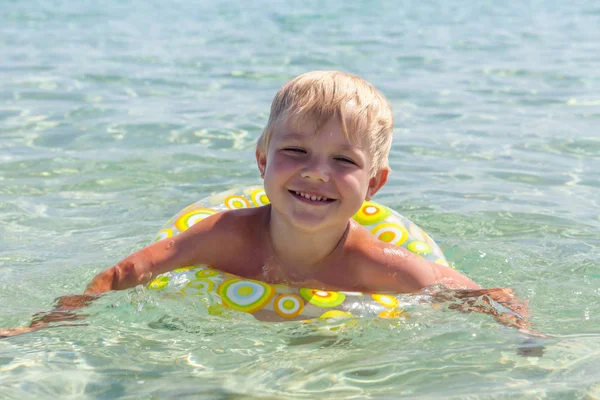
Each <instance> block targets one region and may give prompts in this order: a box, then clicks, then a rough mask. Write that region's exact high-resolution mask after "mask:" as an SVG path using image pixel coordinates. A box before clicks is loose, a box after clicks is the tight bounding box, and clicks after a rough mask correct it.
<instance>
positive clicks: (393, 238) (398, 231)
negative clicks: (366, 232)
mask: <svg viewBox="0 0 600 400" xmlns="http://www.w3.org/2000/svg"><path fill="white" fill-rule="evenodd" d="M371 233H372V234H373V236H375V237H376V238H377V239H379V240H381V241H383V242H388V243H391V244H395V245H398V246H399V245H401V244H402V243H404V242H405V241H406V239H408V232H407V231H406V228H404V227H403V226H401V225H398V224H391V223H385V224H381V225H378V226H376V227H375V228H374V229H373V230H372V231H371Z"/></svg>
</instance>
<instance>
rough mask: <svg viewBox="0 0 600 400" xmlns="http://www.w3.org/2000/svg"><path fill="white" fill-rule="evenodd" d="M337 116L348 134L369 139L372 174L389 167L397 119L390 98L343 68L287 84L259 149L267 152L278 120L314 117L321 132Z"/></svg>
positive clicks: (279, 94)
mask: <svg viewBox="0 0 600 400" xmlns="http://www.w3.org/2000/svg"><path fill="white" fill-rule="evenodd" d="M333 117H337V118H339V121H340V123H341V125H342V129H343V131H344V135H346V137H347V138H348V139H349V140H351V141H353V142H355V143H361V140H362V139H363V138H367V139H368V146H369V148H368V153H369V155H370V156H371V158H372V165H371V171H370V172H371V176H374V175H375V173H376V172H377V171H379V170H381V169H384V168H388V154H389V152H390V147H391V145H392V130H393V128H394V118H393V115H392V110H391V107H390V105H389V103H388V101H387V100H386V98H385V97H384V96H383V95H382V94H381V93H380V92H379V91H378V90H377V89H375V88H374V87H373V86H371V85H370V84H369V83H368V82H367V81H365V80H364V79H362V78H360V77H358V76H355V75H350V74H347V73H344V72H339V71H313V72H308V73H305V74H302V75H300V76H298V77H296V78H294V79H292V80H291V81H289V82H288V83H286V84H285V85H284V86H283V87H282V88H281V89H279V92H277V94H276V95H275V98H274V99H273V103H272V104H271V114H270V115H269V122H268V123H267V126H266V127H265V129H264V131H263V133H262V135H261V136H260V138H259V139H258V143H257V146H256V148H257V150H259V151H263V152H266V151H267V149H268V147H269V142H270V140H271V136H272V135H273V130H274V127H275V125H276V124H277V123H279V122H282V121H285V120H289V119H295V120H300V121H301V120H302V119H305V118H312V119H314V120H315V121H316V124H317V132H318V131H319V130H320V129H321V128H322V127H323V126H324V125H326V124H327V122H329V120H330V119H331V118H333Z"/></svg>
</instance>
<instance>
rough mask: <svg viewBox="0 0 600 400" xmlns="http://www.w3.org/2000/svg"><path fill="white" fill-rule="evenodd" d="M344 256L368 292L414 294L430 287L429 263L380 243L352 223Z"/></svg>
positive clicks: (393, 246)
mask: <svg viewBox="0 0 600 400" xmlns="http://www.w3.org/2000/svg"><path fill="white" fill-rule="evenodd" d="M345 250H346V251H345V255H344V257H345V258H346V259H347V260H348V262H349V263H350V264H351V265H353V266H354V267H355V268H354V270H355V271H356V273H357V274H358V275H359V276H360V280H361V282H362V283H363V285H364V286H365V289H366V290H368V291H392V292H414V291H418V290H420V289H422V288H423V287H425V286H427V285H428V284H431V282H432V281H433V271H432V270H431V266H430V263H429V262H428V261H426V260H424V259H422V258H421V257H419V256H417V255H416V254H413V253H411V252H410V251H408V250H406V249H405V248H403V247H399V246H396V245H392V244H389V243H384V242H382V241H380V240H378V239H377V238H375V237H374V236H373V235H372V234H371V233H370V232H369V231H367V230H366V229H364V228H363V227H362V226H360V225H359V224H356V223H354V222H352V225H351V231H350V234H349V237H348V241H347V246H346V249H345Z"/></svg>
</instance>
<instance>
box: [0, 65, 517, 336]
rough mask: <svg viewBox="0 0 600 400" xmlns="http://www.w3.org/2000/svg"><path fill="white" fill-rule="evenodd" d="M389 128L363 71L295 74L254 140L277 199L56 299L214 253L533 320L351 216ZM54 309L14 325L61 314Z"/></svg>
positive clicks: (271, 276)
mask: <svg viewBox="0 0 600 400" xmlns="http://www.w3.org/2000/svg"><path fill="white" fill-rule="evenodd" d="M392 130H393V119H392V112H391V109H390V106H389V104H388V102H387V100H386V99H385V98H384V97H383V95H382V94H381V93H379V92H378V91H377V90H376V89H375V88H374V87H372V86H371V85H370V84H369V83H367V82H366V81H364V80H363V79H361V78H359V77H357V76H353V75H349V74H346V73H342V72H336V71H316V72H309V73H306V74H303V75H301V76H299V77H297V78H295V79H293V80H292V81H290V82H288V83H287V84H285V85H284V86H283V87H282V88H281V89H280V91H279V92H278V93H277V95H276V96H275V98H274V100H273V103H272V106H271V114H270V117H269V121H268V123H267V126H266V128H265V130H264V132H263V134H262V136H261V137H260V138H259V140H258V144H257V148H256V161H257V165H258V169H259V171H260V175H261V177H262V178H263V179H264V186H265V191H266V193H267V196H268V197H269V199H270V202H271V204H270V205H267V206H263V207H259V208H251V209H242V210H231V211H227V212H222V213H219V214H215V215H213V216H211V217H209V218H206V219H204V220H202V221H200V222H198V223H197V224H196V225H194V226H193V227H191V228H190V229H188V230H187V231H185V232H183V233H181V234H179V235H177V236H175V237H172V238H169V239H166V240H162V241H159V242H156V243H154V244H152V245H150V246H148V247H146V248H144V249H142V250H140V251H138V252H136V253H134V254H132V255H130V256H129V257H126V258H125V259H123V260H122V261H120V262H119V263H118V264H116V265H115V266H113V267H111V268H109V269H107V270H105V271H103V272H101V273H99V274H98V275H96V276H95V277H94V278H93V279H92V281H91V283H90V284H89V286H88V287H87V289H86V291H85V294H84V296H65V297H62V298H60V299H59V308H58V309H59V310H68V309H73V308H78V307H80V306H82V305H84V304H85V303H86V302H88V301H90V300H92V299H93V298H94V297H93V296H90V295H99V294H101V293H104V292H107V291H109V290H121V289H127V288H132V287H135V286H137V285H143V284H146V283H148V282H149V281H150V280H151V279H153V278H154V277H156V276H157V275H159V274H162V273H164V272H167V271H170V270H172V269H174V268H177V267H179V266H183V265H194V264H207V265H211V266H213V267H214V268H216V269H219V270H222V271H225V272H229V273H232V274H235V275H238V276H241V277H244V278H251V279H256V280H261V281H265V282H268V283H274V284H276V283H284V284H287V285H292V286H298V287H310V288H314V289H321V290H344V291H360V292H404V293H409V292H417V291H419V290H421V289H423V288H425V287H428V286H432V285H438V284H442V285H445V286H446V287H447V288H450V289H462V290H458V291H452V292H449V291H442V292H440V295H439V298H440V299H442V300H446V299H448V298H449V297H451V298H453V299H456V298H461V299H471V300H466V301H463V302H461V304H460V305H457V306H456V307H455V308H460V309H462V310H465V311H470V310H477V311H481V312H486V313H490V314H493V315H495V316H496V317H497V318H499V319H500V320H501V321H502V322H504V323H506V324H509V325H516V326H519V327H521V328H523V327H525V326H526V322H524V320H522V319H521V317H520V316H519V315H514V314H510V313H509V314H508V315H507V314H502V315H500V314H498V312H497V311H494V310H495V309H494V307H491V310H490V308H488V307H486V304H484V303H486V302H487V303H488V304H489V303H490V302H492V300H495V301H499V302H501V303H503V304H505V305H506V304H509V306H510V307H512V309H514V310H517V311H524V308H523V306H521V305H520V304H518V303H514V304H513V303H512V300H513V295H512V293H511V292H510V291H508V290H504V289H492V290H488V291H485V290H478V289H480V287H479V286H478V285H477V284H476V283H474V282H473V281H471V280H470V279H469V278H467V277H465V276H464V275H462V274H460V273H459V272H457V271H456V270H454V269H451V268H449V267H446V266H443V265H438V264H434V263H432V262H429V261H427V260H424V259H423V258H421V257H419V256H417V255H415V254H413V253H411V252H409V251H407V250H405V249H404V248H401V247H397V246H394V245H390V244H387V243H383V242H380V241H379V240H377V239H376V238H374V237H373V236H372V235H371V234H370V233H369V232H368V231H366V230H365V229H364V228H362V227H361V226H360V225H359V224H358V223H356V222H355V221H354V220H353V219H352V216H353V215H354V214H355V213H356V212H357V211H358V209H359V208H360V206H361V205H362V203H363V201H364V200H369V199H370V198H371V197H372V196H373V195H374V194H375V193H377V191H378V190H379V189H381V187H382V186H383V185H384V184H385V183H386V180H387V178H388V174H389V172H390V169H389V167H388V154H389V151H390V146H391V142H392ZM223 243H227V248H226V249H224V248H223V246H222V244H223ZM465 289H467V290H465ZM469 289H470V290H469ZM471 290H474V291H471ZM473 298H476V299H475V300H478V301H479V302H478V303H477V304H476V302H475V300H473ZM482 299H483V301H482ZM52 315H55V314H53V313H50V314H47V315H46V316H44V317H42V318H41V319H38V320H37V321H35V322H34V323H33V324H32V326H31V327H30V328H21V329H20V330H18V331H15V330H12V331H13V332H14V333H17V334H18V333H22V332H25V331H29V330H35V329H39V328H40V327H42V326H44V325H45V324H46V323H47V322H50V321H52V320H57V319H58V320H64V317H62V318H60V317H58V318H54V317H52ZM10 333H11V332H9V331H4V335H5V336H8V335H10ZM2 334H3V332H2V331H0V335H2Z"/></svg>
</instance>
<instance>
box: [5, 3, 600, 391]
mask: <svg viewBox="0 0 600 400" xmlns="http://www.w3.org/2000/svg"><path fill="white" fill-rule="evenodd" d="M205 3H206V4H205ZM239 7H242V8H239ZM0 25H1V31H0V32H1V35H0V288H1V290H0V326H11V327H15V326H22V325H26V324H27V323H28V322H29V321H30V320H31V317H32V315H33V314H34V313H35V312H39V311H44V310H48V309H49V308H51V307H52V302H53V299H54V298H56V297H58V296H60V295H64V294H67V293H80V292H81V291H82V290H83V289H84V287H85V285H86V283H87V282H88V281H89V279H90V278H91V277H92V276H93V275H94V274H95V273H97V272H98V271H100V270H101V269H103V268H105V267H107V266H110V265H111V264H112V263H114V262H115V261H117V260H119V259H120V258H121V257H123V256H125V255H127V254H129V253H130V252H132V251H134V250H136V249H139V248H141V247H142V246H144V245H145V244H147V243H148V242H149V241H150V240H151V239H152V238H153V236H154V234H155V232H156V231H157V230H158V228H159V227H160V226H161V225H162V224H163V222H164V221H165V220H167V219H168V218H169V217H170V216H171V215H173V214H175V212H177V211H178V210H179V209H181V208H183V207H184V206H186V205H188V204H190V203H193V202H195V201H196V200H198V199H200V198H202V197H205V196H207V195H210V194H211V193H215V192H219V191H222V190H225V189H229V188H231V187H236V186H245V185H250V184H257V183H259V182H260V181H259V179H258V173H257V171H256V168H255V166H254V160H253V157H254V155H253V146H254V142H255V140H256V138H257V137H258V135H259V134H260V132H261V129H262V127H263V126H264V124H265V122H266V118H267V116H268V109H269V104H270V100H271V98H272V96H273V95H274V93H275V91H276V90H277V89H278V88H279V87H280V86H281V85H282V84H283V83H284V82H285V81H286V80H288V79H289V78H291V77H293V76H295V75H297V74H300V73H302V72H305V71H307V70H313V69H342V70H345V71H349V72H353V73H357V74H359V75H361V76H363V77H365V78H367V79H368V80H369V81H371V82H372V83H373V84H375V85H376V86H377V87H378V88H380V89H381V90H382V91H383V92H384V93H385V95H386V96H387V97H388V98H389V100H390V101H391V103H392V105H393V108H394V113H395V117H396V122H397V129H396V135H395V144H394V146H393V149H392V153H391V157H390V159H391V166H392V168H393V170H394V172H393V175H392V176H391V179H390V182H389V183H388V185H386V186H385V187H384V189H383V190H382V192H381V194H379V195H378V196H377V200H378V201H380V202H382V203H384V204H386V205H388V206H391V207H393V208H394V209H396V210H398V211H399V212H401V213H403V214H404V215H406V216H408V217H410V218H411V219H413V220H414V221H415V222H417V223H418V224H419V225H420V226H422V227H423V228H424V229H425V230H426V231H428V232H429V233H430V234H431V235H432V236H433V237H434V238H435V239H436V240H437V242H438V243H439V244H440V246H441V247H442V248H443V249H444V250H445V251H446V255H447V257H448V259H449V260H450V261H451V262H453V263H454V264H455V265H456V266H457V267H458V268H459V269H461V270H462V271H464V272H465V273H466V274H468V275H469V276H470V277H471V278H473V279H474V280H476V281H478V282H479V283H481V284H482V285H485V286H506V287H513V288H514V289H515V290H516V291H517V293H518V294H519V296H520V297H522V298H523V299H525V300H528V301H529V304H530V308H531V311H532V313H533V316H532V321H533V322H534V323H535V325H536V327H537V328H538V329H539V330H541V331H543V332H545V333H547V334H548V335H549V336H550V339H548V340H547V341H545V343H544V344H545V353H544V355H543V356H542V357H541V358H532V357H523V356H520V355H518V350H519V348H520V347H522V346H523V342H524V337H523V336H521V335H519V334H518V333H517V332H515V331H514V330H512V329H508V328H505V327H503V326H500V325H498V324H497V323H496V322H495V321H494V320H493V319H491V318H490V317H488V316H484V315H475V314H468V315H467V314H460V313H457V312H454V311H451V310H448V309H444V308H438V309H434V308H432V307H430V306H427V305H423V306H422V307H421V306H420V307H418V308H417V309H416V310H415V311H414V313H413V316H412V317H411V319H409V320H408V321H406V322H403V323H395V322H393V321H391V322H390V321H381V320H368V319H363V320H359V321H351V323H348V324H346V325H344V326H336V325H335V324H333V325H332V324H329V325H328V324H321V325H319V324H312V325H310V324H309V325H303V324H300V323H277V324H276V323H273V324H265V323H260V322H257V321H255V320H253V318H252V317H251V316H250V315H242V314H235V313H231V314H228V315H224V316H209V315H208V313H207V312H206V310H203V309H202V307H195V306H193V305H189V304H181V303H178V302H173V301H172V300H165V299H162V298H161V297H160V296H155V295H153V294H148V293H145V292H144V291H129V292H118V293H111V294H109V295H107V296H105V297H103V298H102V299H101V300H99V301H98V302H97V303H96V304H94V305H93V306H91V307H89V308H88V309H86V310H85V311H84V312H85V313H87V314H88V318H87V319H86V321H87V324H88V325H87V326H79V327H71V328H56V329H49V330H42V331H39V332H35V333H32V334H28V335H24V336H20V337H15V338H10V339H5V340H1V341H0V372H1V373H0V398H18V399H22V398H53V399H54V398H67V397H69V396H72V397H75V398H85V397H89V398H116V397H122V398H139V397H141V398H149V397H152V396H154V398H160V397H186V396H189V397H191V398H261V399H263V398H307V399H312V398H323V399H326V398H336V399H338V398H397V397H398V396H402V397H403V398H417V399H418V398H422V399H427V398H453V397H454V398H464V397H469V398H486V399H487V398H514V397H520V398H550V399H570V398H599V397H600V340H599V339H600V334H599V328H600V324H599V323H598V319H599V316H598V309H599V308H598V306H599V305H600V297H599V296H600V268H599V264H600V263H599V261H598V260H599V259H600V248H599V246H600V195H599V189H600V133H599V129H598V126H599V124H600V68H599V65H600V45H599V43H600V41H599V39H600V6H598V4H597V2H595V1H592V0H581V1H579V0H575V1H570V2H553V1H526V2H517V1H512V2H510V4H505V3H503V2H491V1H487V2H486V1H484V2H461V1H454V0H452V1H443V2H442V1H438V2H437V4H430V5H419V3H417V2H408V1H406V2H377V1H375V2H373V1H360V2H345V3H343V2H338V3H337V4H322V2H316V1H315V2H302V4H300V3H298V4H288V2H280V3H273V2H269V1H258V2H253V3H252V5H250V3H248V4H244V5H242V3H231V2H223V1H213V2H190V1H177V0H171V1H162V2H159V1H153V0H148V1H144V2H142V1H116V0H114V1H113V0H110V1H105V2H91V1H79V2H67V1H45V2H42V1H37V2H36V1H3V2H1V3H0Z"/></svg>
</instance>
